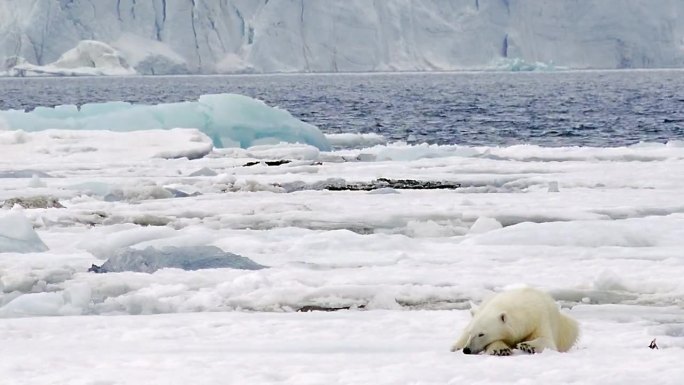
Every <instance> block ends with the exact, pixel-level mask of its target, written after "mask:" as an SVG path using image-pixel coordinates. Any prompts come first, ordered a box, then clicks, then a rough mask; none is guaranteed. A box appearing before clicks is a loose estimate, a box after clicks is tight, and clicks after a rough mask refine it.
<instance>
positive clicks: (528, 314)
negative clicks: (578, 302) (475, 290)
mask: <svg viewBox="0 0 684 385" xmlns="http://www.w3.org/2000/svg"><path fill="white" fill-rule="evenodd" d="M471 313H472V315H473V319H472V320H471V321H470V323H469V324H468V326H467V327H466V328H465V330H464V331H463V335H462V336H461V338H460V339H459V340H458V341H457V342H456V343H455V344H454V346H453V347H452V348H451V351H452V352H455V351H457V350H461V349H462V350H463V353H465V354H478V353H480V352H482V351H485V352H487V353H488V354H492V355H497V356H509V355H511V349H512V348H516V349H520V350H522V351H525V352H527V353H530V354H531V353H541V352H542V351H543V350H544V349H545V348H549V349H554V350H557V351H559V352H565V351H568V350H569V349H570V348H571V347H572V345H574V344H575V341H577V337H578V334H579V327H578V325H577V321H575V320H574V319H572V318H570V317H568V316H567V315H565V314H562V313H561V312H560V310H559V309H558V305H556V302H555V301H554V300H553V298H551V296H550V295H548V294H546V293H544V292H542V291H540V290H537V289H533V288H520V289H513V290H509V291H504V292H502V293H499V294H497V295H495V296H493V297H491V298H490V299H488V300H486V301H484V302H483V303H482V305H480V307H479V308H477V309H475V308H473V309H471Z"/></svg>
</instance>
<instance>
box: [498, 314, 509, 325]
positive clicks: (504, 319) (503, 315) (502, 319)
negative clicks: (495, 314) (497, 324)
mask: <svg viewBox="0 0 684 385" xmlns="http://www.w3.org/2000/svg"><path fill="white" fill-rule="evenodd" d="M499 318H500V319H501V322H503V323H506V319H507V318H508V316H507V315H506V313H501V315H499Z"/></svg>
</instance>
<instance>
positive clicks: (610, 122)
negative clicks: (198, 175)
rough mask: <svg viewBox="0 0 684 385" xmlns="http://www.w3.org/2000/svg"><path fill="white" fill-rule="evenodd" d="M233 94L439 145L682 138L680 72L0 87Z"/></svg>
mask: <svg viewBox="0 0 684 385" xmlns="http://www.w3.org/2000/svg"><path fill="white" fill-rule="evenodd" d="M224 92H229V93H239V94H244V95H248V96H251V97H256V98H259V99H262V100H264V101H266V102H267V103H268V104H270V105H276V106H280V107H283V108H285V109H287V110H289V111H290V112H291V113H292V114H293V115H295V116H296V117H298V118H300V119H302V120H304V121H307V122H310V123H312V124H315V125H316V126H318V127H319V128H320V129H321V130H322V131H324V132H326V133H340V132H363V133H368V132H374V133H379V134H382V135H384V136H385V137H387V138H389V139H390V140H407V141H409V142H428V143H439V144H468V145H509V144H516V143H532V144H539V145H544V146H572V145H590V146H600V147H606V146H621V145H627V144H633V143H637V142H639V141H650V142H665V141H668V140H673V139H677V140H682V139H684V71H609V72H593V71H592V72H556V73H449V74H373V75H369V74H358V75H356V74H355V75H245V76H182V77H130V78H33V79H0V109H9V108H22V109H33V108H35V107H36V106H54V105H59V104H78V105H81V104H84V103H89V102H104V101H112V100H124V101H129V102H134V103H146V104H157V103H168V102H177V101H184V100H195V99H196V98H197V97H198V96H200V95H202V94H208V93H224Z"/></svg>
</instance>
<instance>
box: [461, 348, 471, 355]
mask: <svg viewBox="0 0 684 385" xmlns="http://www.w3.org/2000/svg"><path fill="white" fill-rule="evenodd" d="M463 354H472V352H471V351H470V348H469V347H467V346H466V347H465V348H463Z"/></svg>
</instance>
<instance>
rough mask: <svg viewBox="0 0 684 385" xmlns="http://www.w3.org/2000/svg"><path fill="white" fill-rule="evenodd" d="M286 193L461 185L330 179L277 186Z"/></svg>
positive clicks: (412, 181) (453, 184)
mask: <svg viewBox="0 0 684 385" xmlns="http://www.w3.org/2000/svg"><path fill="white" fill-rule="evenodd" d="M276 186H277V187H281V188H283V189H284V190H285V191H286V192H294V191H302V190H329V191H373V190H379V189H395V190H445V189H457V188H459V187H461V184H460V183H455V182H449V181H419V180H414V179H389V178H378V179H376V180H373V181H370V182H347V181H346V180H344V179H340V178H330V179H326V180H324V181H319V182H314V183H304V182H290V183H283V184H279V185H276Z"/></svg>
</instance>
